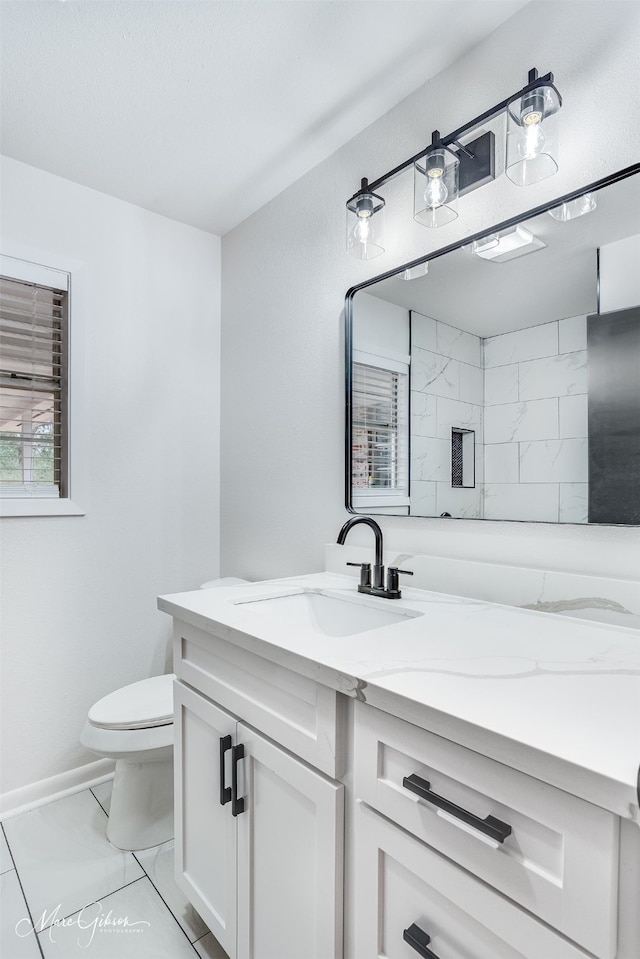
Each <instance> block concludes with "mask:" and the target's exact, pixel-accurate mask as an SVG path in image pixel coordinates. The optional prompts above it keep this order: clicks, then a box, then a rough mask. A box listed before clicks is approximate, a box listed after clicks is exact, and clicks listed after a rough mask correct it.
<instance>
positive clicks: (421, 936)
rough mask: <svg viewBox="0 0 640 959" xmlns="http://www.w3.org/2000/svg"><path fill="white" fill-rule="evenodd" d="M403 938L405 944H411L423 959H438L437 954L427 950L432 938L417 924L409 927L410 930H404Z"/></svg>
mask: <svg viewBox="0 0 640 959" xmlns="http://www.w3.org/2000/svg"><path fill="white" fill-rule="evenodd" d="M402 938H403V939H404V941H405V942H408V943H409V945H410V946H411V948H412V949H415V951H416V952H417V953H418V955H419V956H422V959H438V957H437V956H436V954H435V952H431V949H427V946H428V945H429V943H430V942H431V936H428V935H427V933H426V932H423V930H422V929H421V928H420V926H416V924H415V922H414V923H413V924H412V925H411V926H409V928H408V929H405V930H404V932H403V933H402Z"/></svg>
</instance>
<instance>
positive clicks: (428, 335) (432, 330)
mask: <svg viewBox="0 0 640 959" xmlns="http://www.w3.org/2000/svg"><path fill="white" fill-rule="evenodd" d="M436 325H437V324H436V320H434V319H432V318H431V317H430V316H425V315H424V314H423V313H416V311H415V310H412V311H411V351H412V352H413V350H414V349H415V348H416V347H418V348H419V349H421V350H430V351H431V352H432V353H437V351H438V347H437V346H436Z"/></svg>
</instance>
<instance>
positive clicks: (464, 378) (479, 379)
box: [460, 363, 484, 406]
mask: <svg viewBox="0 0 640 959" xmlns="http://www.w3.org/2000/svg"><path fill="white" fill-rule="evenodd" d="M460 399H461V400H462V401H463V402H464V403H475V404H476V405H477V406H484V376H483V372H482V370H481V369H480V367H476V366H469V364H468V363H461V364H460Z"/></svg>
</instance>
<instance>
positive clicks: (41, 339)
mask: <svg viewBox="0 0 640 959" xmlns="http://www.w3.org/2000/svg"><path fill="white" fill-rule="evenodd" d="M70 280H71V277H70V274H69V272H66V271H63V270H59V269H53V268H50V267H47V266H41V265H39V264H37V263H32V262H29V261H27V260H23V259H18V258H14V257H10V256H5V255H3V256H2V257H0V505H1V510H2V515H3V516H30V515H60V514H79V513H82V510H80V509H79V508H78V507H77V506H76V505H74V504H73V503H72V502H71V500H70V499H69V495H70V490H69V475H68V474H69V409H68V407H69V368H68V367H69V363H68V360H69V349H68V335H69V333H68V331H69V297H70Z"/></svg>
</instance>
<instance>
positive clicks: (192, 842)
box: [174, 683, 236, 959]
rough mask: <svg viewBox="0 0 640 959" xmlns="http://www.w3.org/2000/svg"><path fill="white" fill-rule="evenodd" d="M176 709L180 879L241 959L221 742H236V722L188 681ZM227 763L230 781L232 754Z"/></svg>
mask: <svg viewBox="0 0 640 959" xmlns="http://www.w3.org/2000/svg"><path fill="white" fill-rule="evenodd" d="M174 706H175V734H176V735H175V815H176V834H175V835H176V838H175V864H176V865H175V869H176V880H177V882H178V885H179V886H180V887H181V888H182V890H183V892H184V894H185V895H186V896H187V898H188V899H189V900H190V901H191V902H192V903H193V905H194V907H195V909H196V910H197V911H198V913H199V914H200V915H201V916H202V918H203V919H204V921H205V922H206V924H207V926H208V927H209V929H210V930H211V932H212V933H213V934H214V936H215V937H216V939H217V940H218V942H219V943H220V945H221V946H222V947H223V948H224V949H225V951H226V952H227V953H228V955H229V957H230V959H235V956H236V820H235V819H234V818H233V816H232V815H231V802H230V790H229V791H228V793H227V794H226V796H224V797H223V796H221V785H222V780H221V773H222V770H221V740H224V739H225V737H229V738H230V739H231V737H233V741H234V742H235V731H236V718H235V717H234V716H231V714H230V713H227V712H224V710H222V709H219V708H218V707H217V706H214V705H213V703H210V702H209V701H208V700H206V699H203V697H202V696H199V695H198V694H197V693H195V692H193V690H191V689H189V688H188V687H187V686H184V685H183V684H182V683H174ZM227 742H229V741H228V740H227ZM223 745H226V742H224V743H223ZM229 745H230V742H229ZM223 764H224V765H225V766H226V767H227V769H226V776H225V784H226V783H230V781H231V780H230V768H231V756H230V751H228V752H227V753H226V756H225V760H224V762H223ZM227 796H228V797H229V798H228V800H227V801H225V804H224V805H222V804H221V799H223V798H225V799H226V798H227Z"/></svg>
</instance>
